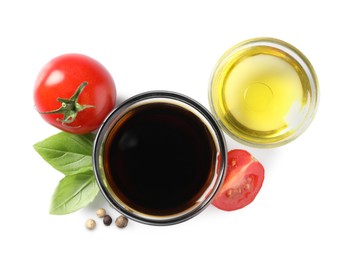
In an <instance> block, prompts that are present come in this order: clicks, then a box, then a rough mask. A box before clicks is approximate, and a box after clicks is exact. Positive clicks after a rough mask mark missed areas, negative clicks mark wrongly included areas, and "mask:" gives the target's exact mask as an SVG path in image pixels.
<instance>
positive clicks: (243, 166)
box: [212, 150, 264, 211]
mask: <svg viewBox="0 0 355 260" xmlns="http://www.w3.org/2000/svg"><path fill="white" fill-rule="evenodd" d="M263 181H264V167H263V166H262V165H261V163H260V162H258V161H257V160H256V159H255V158H254V157H253V156H252V155H251V154H250V153H248V152H247V151H244V150H232V151H230V152H228V168H227V174H226V178H225V180H224V183H223V185H222V188H221V190H220V191H219V193H218V194H217V196H216V197H215V199H214V200H213V202H212V204H213V205H214V206H215V207H217V208H219V209H221V210H226V211H232V210H236V209H240V208H243V207H245V206H247V205H248V204H250V203H251V202H252V201H253V200H254V199H255V197H256V195H257V194H258V192H259V190H260V188H261V186H262V184H263Z"/></svg>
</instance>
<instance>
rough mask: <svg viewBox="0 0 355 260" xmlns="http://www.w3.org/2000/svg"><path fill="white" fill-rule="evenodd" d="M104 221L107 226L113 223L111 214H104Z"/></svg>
mask: <svg viewBox="0 0 355 260" xmlns="http://www.w3.org/2000/svg"><path fill="white" fill-rule="evenodd" d="M103 222H104V224H105V225H106V226H109V225H111V223H112V218H111V217H110V216H109V215H106V216H104V220H103Z"/></svg>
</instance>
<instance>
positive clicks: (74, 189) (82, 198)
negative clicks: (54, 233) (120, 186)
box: [49, 171, 99, 215]
mask: <svg viewBox="0 0 355 260" xmlns="http://www.w3.org/2000/svg"><path fill="white" fill-rule="evenodd" d="M98 191H99V188H98V186H97V184H96V180H95V177H94V173H93V172H92V171H88V172H85V173H78V174H75V175H69V176H65V177H64V178H63V179H62V180H61V181H60V182H59V184H58V186H57V188H56V189H55V191H54V194H53V196H52V201H51V205H50V210H49V213H50V214H53V215H64V214H68V213H72V212H74V211H77V210H79V209H81V208H83V207H85V206H86V205H88V204H89V203H90V202H92V201H93V200H94V198H95V197H96V195H97V193H98Z"/></svg>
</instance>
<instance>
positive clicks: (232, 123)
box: [210, 45, 314, 146]
mask: <svg viewBox="0 0 355 260" xmlns="http://www.w3.org/2000/svg"><path fill="white" fill-rule="evenodd" d="M237 49H238V48H237ZM303 58H304V57H303ZM306 65H308V64H306ZM309 65H310V64H309ZM312 72H313V70H312ZM309 74H310V73H308V72H307V71H305V69H304V64H302V60H301V59H295V58H294V57H292V56H291V55H290V54H289V53H287V52H286V51H284V50H282V49H278V48H275V47H274V46H267V45H260V46H253V45H251V46H249V47H245V48H240V49H239V50H238V51H229V52H227V53H226V55H225V56H224V57H222V59H221V61H220V63H219V65H218V66H217V68H216V70H215V74H214V75H213V77H212V79H211V89H210V91H211V92H210V102H211V103H212V107H213V112H214V114H215V115H216V116H217V118H218V119H219V121H220V123H221V125H222V126H223V128H224V129H225V130H226V131H227V133H229V134H230V135H231V136H232V137H235V138H236V139H239V140H242V141H244V142H245V143H248V144H254V145H256V146H260V145H261V146H262V145H264V144H273V143H277V142H282V141H283V140H285V139H287V138H289V137H290V136H292V135H293V134H294V132H295V131H298V130H299V129H300V128H301V127H302V122H303V121H304V119H305V117H306V116H307V113H308V108H309V102H310V99H311V98H312V96H313V98H314V94H312V92H311V84H313V83H314V82H310V80H309Z"/></svg>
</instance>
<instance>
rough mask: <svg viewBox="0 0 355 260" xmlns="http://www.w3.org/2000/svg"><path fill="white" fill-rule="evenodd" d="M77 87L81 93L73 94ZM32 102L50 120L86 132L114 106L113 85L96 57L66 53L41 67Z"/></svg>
mask: <svg viewBox="0 0 355 260" xmlns="http://www.w3.org/2000/svg"><path fill="white" fill-rule="evenodd" d="M80 87H82V89H80ZM79 89H80V91H78V90H79ZM77 91H78V92H80V93H77V95H76V96H75V93H76V92H77ZM72 101H73V102H72ZM34 102H35V106H36V109H37V111H38V112H39V113H40V115H41V116H42V117H43V118H44V120H45V121H47V122H48V123H49V124H51V125H53V126H55V127H57V128H59V129H61V130H63V131H67V132H70V133H75V134H85V133H88V132H91V131H94V130H96V129H97V128H98V127H99V126H100V125H101V123H102V121H103V120H104V119H105V117H106V116H107V114H108V113H109V112H110V111H111V110H112V109H113V108H114V106H115V104H116V86H115V83H114V81H113V79H112V77H111V75H110V73H109V72H108V71H107V70H106V68H105V67H104V66H103V65H101V64H100V63H99V62H98V61H96V60H94V59H92V58H90V57H88V56H85V55H81V54H65V55H61V56H58V57H56V58H54V59H52V60H51V61H50V62H48V63H47V64H46V65H45V66H44V67H43V68H42V70H41V71H40V73H39V75H38V77H37V79H36V82H35V86H34ZM70 109H71V110H70Z"/></svg>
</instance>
